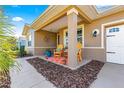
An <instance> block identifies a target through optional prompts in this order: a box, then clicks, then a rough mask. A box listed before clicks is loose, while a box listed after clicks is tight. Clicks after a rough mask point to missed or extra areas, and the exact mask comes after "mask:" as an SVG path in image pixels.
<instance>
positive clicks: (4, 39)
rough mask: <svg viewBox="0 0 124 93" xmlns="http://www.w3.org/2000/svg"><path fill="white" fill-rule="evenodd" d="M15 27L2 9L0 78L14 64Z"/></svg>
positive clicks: (0, 20) (0, 18) (0, 16)
mask: <svg viewBox="0 0 124 93" xmlns="http://www.w3.org/2000/svg"><path fill="white" fill-rule="evenodd" d="M12 35H13V28H12V25H11V23H10V21H9V20H8V17H6V16H5V15H4V14H3V12H1V11H0V80H1V79H3V78H5V75H6V74H8V72H9V69H10V68H11V67H13V66H14V58H15V55H16V54H15V53H16V51H14V47H15V46H16V39H15V38H14V37H13V36H12Z"/></svg>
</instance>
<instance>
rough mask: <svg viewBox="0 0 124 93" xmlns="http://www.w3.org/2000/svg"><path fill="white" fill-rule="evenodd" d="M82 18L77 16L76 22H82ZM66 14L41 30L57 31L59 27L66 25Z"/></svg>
mask: <svg viewBox="0 0 124 93" xmlns="http://www.w3.org/2000/svg"><path fill="white" fill-rule="evenodd" d="M82 21H83V20H82V19H81V18H80V17H78V23H80V22H82ZM67 25H68V23H67V16H64V17H62V18H60V19H58V20H56V21H55V22H53V23H51V24H49V25H48V26H46V27H44V28H43V29H42V30H46V31H50V32H58V31H59V30H60V29H62V28H65V27H67Z"/></svg>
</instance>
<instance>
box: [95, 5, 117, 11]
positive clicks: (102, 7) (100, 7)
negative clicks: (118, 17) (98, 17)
mask: <svg viewBox="0 0 124 93" xmlns="http://www.w3.org/2000/svg"><path fill="white" fill-rule="evenodd" d="M113 7H115V5H96V6H95V8H96V10H97V12H98V13H102V12H105V11H107V10H110V9H112V8H113Z"/></svg>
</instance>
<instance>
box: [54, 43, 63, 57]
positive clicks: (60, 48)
mask: <svg viewBox="0 0 124 93" xmlns="http://www.w3.org/2000/svg"><path fill="white" fill-rule="evenodd" d="M62 55H63V45H62V44H60V45H58V46H57V49H55V50H54V57H62Z"/></svg>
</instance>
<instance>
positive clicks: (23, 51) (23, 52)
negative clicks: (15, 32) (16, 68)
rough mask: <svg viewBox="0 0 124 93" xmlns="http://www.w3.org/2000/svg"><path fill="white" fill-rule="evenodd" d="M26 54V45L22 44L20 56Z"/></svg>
mask: <svg viewBox="0 0 124 93" xmlns="http://www.w3.org/2000/svg"><path fill="white" fill-rule="evenodd" d="M25 55H26V51H25V46H20V50H19V56H20V57H24V56H25Z"/></svg>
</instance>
